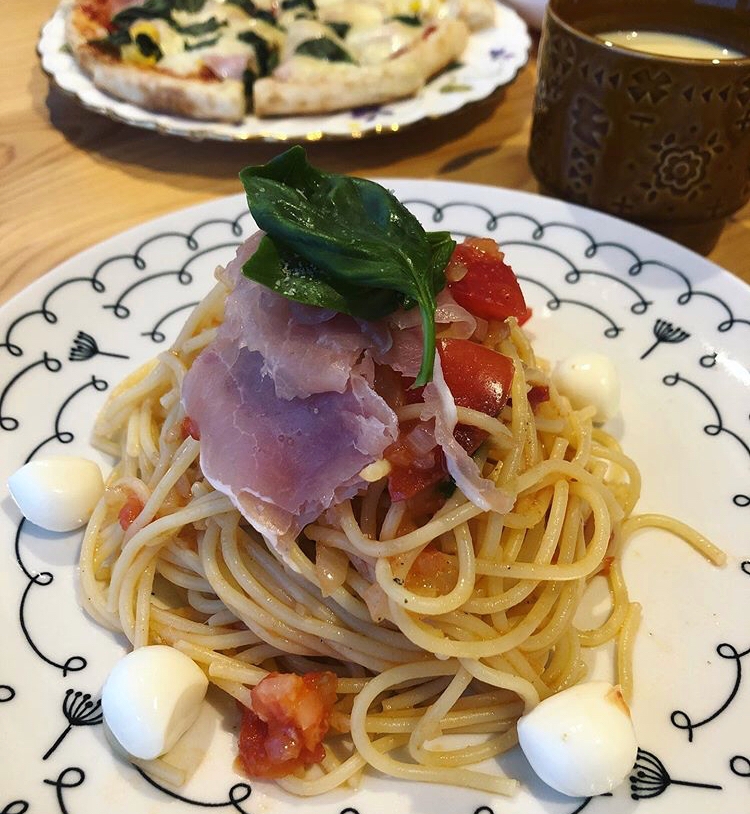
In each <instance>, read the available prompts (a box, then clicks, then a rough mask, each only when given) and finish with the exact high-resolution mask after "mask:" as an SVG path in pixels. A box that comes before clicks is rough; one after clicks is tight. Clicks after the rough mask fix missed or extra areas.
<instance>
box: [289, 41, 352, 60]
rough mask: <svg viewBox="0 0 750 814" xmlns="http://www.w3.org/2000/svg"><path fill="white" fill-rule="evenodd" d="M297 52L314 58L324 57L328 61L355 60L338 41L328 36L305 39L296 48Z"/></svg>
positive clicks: (295, 51)
mask: <svg viewBox="0 0 750 814" xmlns="http://www.w3.org/2000/svg"><path fill="white" fill-rule="evenodd" d="M294 53H295V54H299V56H305V57H313V58H314V59H324V60H325V61H326V62H352V63H353V62H354V60H353V59H352V58H351V56H350V55H349V53H348V52H347V51H345V50H344V49H343V48H342V47H341V46H340V45H338V43H335V42H334V41H333V40H329V39H328V37H317V38H316V39H314V40H305V41H304V42H301V43H300V44H299V45H298V46H297V47H296V48H295V49H294Z"/></svg>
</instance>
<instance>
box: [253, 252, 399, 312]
mask: <svg viewBox="0 0 750 814" xmlns="http://www.w3.org/2000/svg"><path fill="white" fill-rule="evenodd" d="M242 271H243V274H245V275H246V276H247V277H250V278H251V279H253V280H255V281H256V282H258V283H262V284H263V285H264V286H266V287H267V288H270V289H272V290H273V291H275V292H276V293H277V294H281V295H282V296H283V297H287V298H288V299H291V300H295V301H296V302H303V303H305V304H306V305H314V306H316V307H318V308H328V309H330V310H332V311H338V312H339V313H342V314H349V315H351V316H353V317H359V318H361V319H367V320H374V319H380V318H381V317H384V316H386V314H390V313H392V312H393V311H395V310H396V308H398V306H399V301H398V297H397V296H396V294H395V293H394V292H392V291H385V290H384V291H373V289H371V288H365V287H363V286H357V285H350V284H348V283H343V284H342V283H337V284H336V286H335V287H334V286H333V285H331V284H330V283H328V282H326V279H325V277H324V275H323V274H322V273H321V271H320V269H318V268H317V267H315V266H313V265H312V264H311V263H309V262H308V261H307V260H304V259H303V258H302V257H300V256H299V255H294V254H289V253H287V252H284V251H283V250H282V251H279V249H278V248H277V246H276V244H275V243H274V242H273V241H272V240H271V239H270V238H268V237H264V238H263V240H261V242H260V245H259V246H258V249H257V251H256V252H255V254H253V256H252V257H251V258H250V259H249V260H248V261H247V263H245V265H244V267H243V269H242Z"/></svg>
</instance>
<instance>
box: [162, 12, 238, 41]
mask: <svg viewBox="0 0 750 814" xmlns="http://www.w3.org/2000/svg"><path fill="white" fill-rule="evenodd" d="M171 25H172V28H174V30H175V31H176V32H177V33H178V34H182V35H183V36H185V37H202V36H203V35H204V34H214V33H216V32H217V31H218V30H219V29H220V28H223V27H224V26H226V25H227V22H226V20H222V21H221V22H219V20H217V19H216V17H209V19H208V20H204V21H203V22H201V23H191V24H190V25H178V24H177V23H176V22H174V20H172V21H171Z"/></svg>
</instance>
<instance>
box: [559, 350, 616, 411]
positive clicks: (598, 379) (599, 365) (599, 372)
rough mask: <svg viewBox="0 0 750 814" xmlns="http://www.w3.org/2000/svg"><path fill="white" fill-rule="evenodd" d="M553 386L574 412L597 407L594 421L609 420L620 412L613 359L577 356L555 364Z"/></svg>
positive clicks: (587, 355)
mask: <svg viewBox="0 0 750 814" xmlns="http://www.w3.org/2000/svg"><path fill="white" fill-rule="evenodd" d="M552 382H553V383H554V385H555V387H556V388H557V389H558V390H559V391H560V392H561V393H562V394H563V395H564V396H567V397H568V399H569V400H570V403H571V404H572V405H573V407H574V408H575V409H576V410H580V409H581V408H583V407H586V406H587V405H589V404H592V405H593V406H594V407H595V408H596V415H595V416H594V421H596V422H598V423H602V422H604V421H608V420H609V419H610V418H612V417H613V416H614V415H616V413H617V411H618V410H619V409H620V379H619V377H618V375H617V369H616V368H615V366H614V364H613V363H612V360H611V359H610V358H609V357H607V356H604V355H603V354H601V353H577V354H575V355H573V356H568V357H566V358H565V359H563V360H562V361H561V362H558V363H557V365H555V369H554V370H553V371H552Z"/></svg>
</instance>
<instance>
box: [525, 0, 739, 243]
mask: <svg viewBox="0 0 750 814" xmlns="http://www.w3.org/2000/svg"><path fill="white" fill-rule="evenodd" d="M615 30H628V31H630V30H641V31H643V30H646V31H669V32H673V33H677V34H685V35H690V36H697V37H700V38H703V39H706V40H709V41H712V42H717V43H721V44H722V45H723V46H725V47H726V48H729V49H731V50H732V51H735V52H739V53H740V54H742V55H744V56H738V57H736V58H730V59H719V60H716V59H714V60H712V59H694V58H677V57H666V56H659V55H655V54H651V53H644V52H640V51H636V50H632V49H631V48H623V47H618V46H612V45H611V44H606V43H605V41H604V40H602V39H600V38H599V37H597V36H596V35H597V34H599V33H601V32H607V31H615ZM748 55H750V0H722V4H721V7H719V6H718V5H707V4H706V3H705V0H627V2H623V3H612V2H611V0H550V2H549V4H548V7H547V14H546V16H545V20H544V26H543V29H542V40H541V44H540V51H539V59H538V71H539V78H538V83H537V90H536V97H535V102H534V119H533V125H532V132H531V143H530V148H529V161H530V164H531V167H532V170H533V171H534V174H535V175H536V177H537V179H538V180H539V182H540V184H541V186H542V189H543V191H545V192H547V193H549V194H552V195H555V196H557V197H561V198H565V199H567V200H570V201H574V202H576V203H581V204H584V205H587V206H592V207H595V208H597V209H601V210H604V211H605V212H609V213H611V214H614V215H618V216H620V217H624V218H626V219H628V220H632V221H634V222H636V223H640V224H641V225H643V226H646V227H647V228H650V229H653V230H655V231H657V232H661V233H662V234H665V235H667V236H668V237H672V238H673V239H675V240H678V241H680V242H681V243H684V244H686V245H688V246H690V247H691V248H694V249H696V250H697V251H700V252H703V253H706V252H708V251H710V250H711V248H713V246H714V245H715V243H716V241H717V239H718V237H719V234H720V233H721V230H722V228H723V227H724V224H725V222H726V219H727V218H728V217H729V216H730V215H731V214H732V213H733V212H735V211H737V210H738V209H740V208H741V207H742V206H743V205H744V204H745V203H747V201H748V199H750V58H749V57H748Z"/></svg>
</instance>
